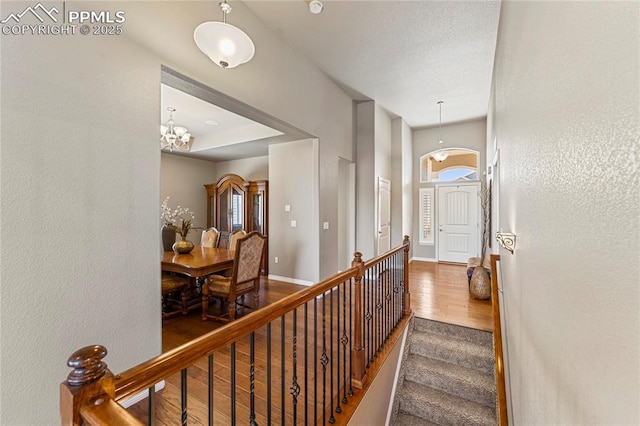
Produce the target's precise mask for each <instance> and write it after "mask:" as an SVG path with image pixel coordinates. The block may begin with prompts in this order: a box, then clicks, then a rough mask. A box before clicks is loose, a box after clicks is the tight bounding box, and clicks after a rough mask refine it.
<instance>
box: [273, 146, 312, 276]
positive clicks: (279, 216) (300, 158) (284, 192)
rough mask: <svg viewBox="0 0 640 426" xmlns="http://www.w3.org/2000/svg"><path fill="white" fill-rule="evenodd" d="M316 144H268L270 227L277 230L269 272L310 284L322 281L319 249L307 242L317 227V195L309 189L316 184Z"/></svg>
mask: <svg viewBox="0 0 640 426" xmlns="http://www.w3.org/2000/svg"><path fill="white" fill-rule="evenodd" d="M316 145H317V142H315V141H314V140H313V139H305V140H302V141H296V142H289V143H281V144H275V145H271V146H270V147H269V229H276V230H277V232H272V233H270V234H269V274H270V275H275V276H279V277H285V278H289V279H293V280H301V281H306V282H311V283H315V282H317V281H318V280H319V276H318V275H319V269H318V252H317V248H316V247H314V246H311V245H309V244H308V241H310V240H313V238H314V235H313V233H314V232H317V229H318V226H317V223H316V222H317V214H316V213H315V210H317V199H316V197H317V194H316V193H314V191H312V190H310V189H309V188H313V187H317V180H318V176H317V167H316V166H315V164H317V152H316V151H317V150H316ZM292 158H295V161H291V159H292ZM291 176H295V179H292V178H291ZM271 188H273V189H274V190H273V191H272V190H271ZM285 206H289V208H290V210H289V211H286V210H285ZM294 220H295V222H296V225H295V227H294V226H292V221H294ZM275 257H278V263H275Z"/></svg>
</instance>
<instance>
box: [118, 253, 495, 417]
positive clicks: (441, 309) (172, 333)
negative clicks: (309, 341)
mask: <svg viewBox="0 0 640 426" xmlns="http://www.w3.org/2000/svg"><path fill="white" fill-rule="evenodd" d="M409 277H410V283H409V285H410V292H411V309H412V310H413V311H414V313H415V315H416V316H417V317H421V318H427V319H432V320H436V321H442V322H446V323H451V324H456V325H462V326H466V327H471V328H476V329H480V330H486V331H491V330H492V318H491V301H486V300H475V299H473V298H471V297H470V295H469V291H468V285H467V276H466V266H463V265H451V264H438V263H430V262H412V263H411V264H410V266H409ZM261 288H262V289H261V295H260V305H261V306H265V305H267V304H271V303H274V302H276V301H278V300H280V299H282V298H283V297H285V296H287V295H289V294H292V293H295V292H297V291H299V290H300V289H302V288H304V287H303V286H300V285H295V284H289V283H283V282H278V281H272V280H268V279H265V280H264V281H263V283H262V286H261ZM250 302H252V301H250ZM246 312H248V311H243V310H242V309H240V310H239V311H238V315H239V316H242V315H243V314H245V313H246ZM162 321H163V322H162V350H163V351H168V350H170V349H173V348H175V347H177V346H180V345H182V344H184V343H186V342H188V341H190V340H192V339H194V338H196V337H199V336H201V335H203V334H206V333H208V332H210V331H212V330H214V329H216V328H219V327H222V326H223V325H224V324H222V323H219V322H216V321H211V320H209V321H202V320H201V313H200V310H199V309H195V310H193V311H191V312H190V313H189V314H188V315H186V316H180V315H179V316H175V317H172V318H168V319H164V320H162ZM287 322H288V321H287ZM278 335H279V330H278V327H277V325H276V326H274V330H273V337H274V338H275V339H274V349H276V348H278V347H279V343H278V342H279V340H278ZM257 336H258V339H260V344H259V345H257V347H256V349H257V359H256V361H257V363H258V364H263V363H264V343H263V342H262V341H261V340H262V338H263V332H261V331H260V332H258V333H257ZM244 340H246V339H244ZM289 340H290V336H287V341H289ZM247 345H248V343H247V342H245V341H242V342H238V344H237V346H238V351H239V352H238V353H239V355H240V358H239V359H238V362H239V364H242V365H243V367H244V368H243V371H244V370H246V371H248V364H247V360H246V358H247V355H246V354H247V352H248V349H247ZM276 350H277V349H276ZM274 355H276V354H274ZM286 357H287V358H289V355H288V354H287V355H286ZM278 359H279V358H278V357H277V356H276V358H275V359H274V362H275V363H276V365H277V363H278ZM288 361H289V360H288ZM229 363H230V360H229V354H228V352H224V351H223V352H222V353H220V354H217V355H216V356H215V358H214V371H215V378H216V381H218V383H220V380H222V381H223V382H227V381H228V380H229V379H228V375H229V373H228V366H229ZM245 364H247V365H245ZM287 365H289V362H287ZM298 369H301V366H300V365H299V366H298ZM257 370H260V371H261V372H262V371H263V370H264V368H258V369H257ZM206 371H207V366H206V359H203V360H201V362H199V363H197V364H196V365H194V366H193V367H190V368H189V369H188V377H189V379H188V380H189V383H190V385H189V403H188V406H189V423H190V424H206V423H207V422H206V400H207V399H206V398H207V390H206V377H207V376H206V374H207V373H206ZM274 373H276V371H274ZM276 374H277V373H276ZM288 374H289V372H288V373H287V375H288ZM303 374H304V372H303V371H302V370H301V371H299V372H298V375H299V377H302V376H303ZM311 380H312V378H311ZM256 385H257V386H258V387H265V386H269V385H267V382H266V380H265V377H263V374H260V376H259V377H256ZM270 385H271V386H273V391H274V392H273V394H274V397H275V395H277V394H278V389H277V387H278V385H277V383H271V384H270ZM248 386H249V384H248V377H246V374H241V375H239V376H238V382H237V383H236V389H238V401H237V402H238V415H241V416H242V418H248V408H247V407H248V401H247V399H248V396H247V395H248ZM224 388H226V389H228V387H227V386H224ZM157 395H158V397H157V414H158V416H157V417H158V418H157V421H156V424H157V425H164V424H167V425H168V424H177V423H176V422H177V421H178V420H179V413H180V408H179V407H180V378H179V376H174V377H171V378H169V379H168V380H166V382H165V389H164V390H163V391H162V392H159V393H158V394H157ZM146 404H147V403H146V401H142V402H140V403H138V404H137V405H135V406H134V407H132V408H130V411H131V412H132V413H134V414H136V415H137V416H139V418H141V419H144V418H145V417H146V411H147V406H146ZM214 405H215V407H216V422H215V424H230V419H229V418H228V413H229V410H230V400H229V396H228V392H226V391H219V390H216V391H215V394H214ZM258 405H259V406H258V407H256V408H257V409H258V420H260V421H259V422H258V424H266V423H265V422H266V418H265V417H264V412H265V410H266V406H265V402H264V401H262V400H260V401H259V403H258ZM301 405H302V406H301V407H299V409H300V410H301V411H303V410H304V405H305V404H304V403H303V404H301ZM273 407H274V410H273V413H272V414H273V420H275V419H278V422H279V420H280V416H281V410H280V408H279V398H278V399H275V400H274V401H273ZM306 408H307V410H308V411H309V413H312V412H314V411H315V414H316V416H319V414H318V413H322V405H321V404H320V406H319V407H314V404H312V403H311V404H309V405H307V407H306ZM314 408H316V410H314ZM285 413H287V414H286V420H287V423H291V422H292V420H293V419H292V418H291V416H290V413H291V407H290V403H289V402H287V408H286V409H285ZM320 415H321V414H320ZM298 421H300V419H299V420H298ZM320 423H322V419H320Z"/></svg>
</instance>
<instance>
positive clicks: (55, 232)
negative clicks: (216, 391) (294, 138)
mask: <svg viewBox="0 0 640 426" xmlns="http://www.w3.org/2000/svg"><path fill="white" fill-rule="evenodd" d="M16 4H18V5H24V3H15V2H3V4H2V13H1V14H2V16H7V14H8V13H9V12H10V11H13V12H16V11H17V10H15V5H16ZM0 44H1V50H2V63H1V79H0V83H1V85H2V99H1V106H0V111H1V121H2V128H1V136H0V137H1V140H2V142H3V143H2V150H1V152H0V162H1V164H2V167H1V168H0V194H1V199H0V212H1V216H0V241H1V242H2V245H1V247H0V266H1V273H0V274H1V282H0V340H1V341H2V346H1V347H0V400H2V412H1V413H0V424H3V425H27V424H28V425H45V424H48V425H51V424H59V423H60V417H59V412H60V411H59V385H60V383H61V382H63V381H64V380H65V378H66V377H67V374H68V373H69V372H70V369H69V367H67V365H66V361H67V359H68V357H69V356H70V355H71V353H73V352H74V351H76V350H77V349H80V348H82V347H84V346H87V345H93V344H101V345H104V346H105V347H106V348H107V350H108V352H109V354H108V355H107V357H106V358H105V362H106V363H107V365H108V366H109V368H110V369H111V370H112V371H113V372H120V371H123V370H124V369H125V368H129V367H131V366H133V365H135V364H137V363H140V362H142V361H144V360H146V359H149V358H151V357H153V356H155V355H158V354H159V353H160V352H161V321H160V308H161V307H160V268H159V259H160V251H161V247H160V233H159V210H160V209H159V206H160V193H159V185H158V182H159V179H160V173H159V172H160V151H159V145H158V122H159V117H160V89H159V88H160V66H159V64H158V62H157V60H155V59H154V57H153V56H152V55H150V54H149V53H148V52H146V51H145V50H144V49H141V48H140V47H139V46H137V45H134V44H131V43H128V42H126V41H125V40H124V39H123V38H121V37H116V36H114V37H106V36H105V37H99V36H87V37H84V36H80V35H78V36H46V37H45V36H36V35H34V36H30V35H2V37H1V41H0ZM8 141H19V143H5V142H8Z"/></svg>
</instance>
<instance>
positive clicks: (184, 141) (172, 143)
mask: <svg viewBox="0 0 640 426" xmlns="http://www.w3.org/2000/svg"><path fill="white" fill-rule="evenodd" d="M167 111H169V121H167V125H166V126H164V125H161V126H160V149H166V148H168V149H169V151H171V152H173V148H177V149H179V150H180V151H189V150H190V149H191V145H190V144H189V141H190V140H191V134H190V133H189V131H188V130H187V129H185V128H184V127H180V126H175V125H174V124H175V123H174V121H173V113H174V112H175V111H176V109H175V108H172V107H168V108H167Z"/></svg>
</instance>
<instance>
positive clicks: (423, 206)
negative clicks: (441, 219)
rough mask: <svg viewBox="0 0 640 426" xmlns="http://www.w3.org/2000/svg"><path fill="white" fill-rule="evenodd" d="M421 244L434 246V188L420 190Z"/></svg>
mask: <svg viewBox="0 0 640 426" xmlns="http://www.w3.org/2000/svg"><path fill="white" fill-rule="evenodd" d="M419 243H420V244H428V245H433V244H434V238H433V188H420V240H419Z"/></svg>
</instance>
